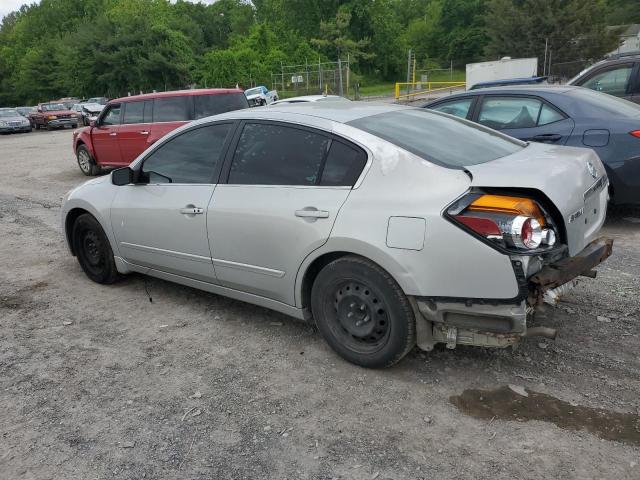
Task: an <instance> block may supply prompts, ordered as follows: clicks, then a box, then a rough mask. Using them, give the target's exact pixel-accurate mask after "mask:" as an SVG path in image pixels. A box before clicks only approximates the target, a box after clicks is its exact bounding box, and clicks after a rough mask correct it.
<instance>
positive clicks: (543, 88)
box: [423, 85, 583, 105]
mask: <svg viewBox="0 0 640 480" xmlns="http://www.w3.org/2000/svg"><path fill="white" fill-rule="evenodd" d="M581 88H583V87H577V86H573V85H508V86H500V87H487V88H478V89H477V90H468V91H466V92H460V93H455V94H453V95H447V96H445V97H440V98H437V99H434V100H431V101H428V102H426V103H424V104H423V105H432V104H435V103H439V102H441V101H444V100H447V99H450V98H457V97H464V96H470V95H472V96H478V95H483V94H496V93H504V94H532V95H535V94H544V93H558V94H563V93H568V92H571V91H573V90H576V89H581Z"/></svg>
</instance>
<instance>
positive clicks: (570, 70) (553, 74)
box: [547, 60, 591, 83]
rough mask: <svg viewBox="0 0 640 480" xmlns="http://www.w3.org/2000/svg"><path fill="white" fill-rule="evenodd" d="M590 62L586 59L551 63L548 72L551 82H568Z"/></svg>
mask: <svg viewBox="0 0 640 480" xmlns="http://www.w3.org/2000/svg"><path fill="white" fill-rule="evenodd" d="M590 64H591V62H588V61H586V60H573V61H570V62H558V63H551V65H550V66H549V71H548V72H547V75H548V76H549V83H566V82H567V81H569V80H570V79H572V78H573V77H575V76H576V75H578V74H579V73H580V72H581V71H582V70H584V69H585V68H586V67H588V66H589V65H590Z"/></svg>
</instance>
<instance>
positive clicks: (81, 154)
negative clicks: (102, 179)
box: [76, 145, 100, 177]
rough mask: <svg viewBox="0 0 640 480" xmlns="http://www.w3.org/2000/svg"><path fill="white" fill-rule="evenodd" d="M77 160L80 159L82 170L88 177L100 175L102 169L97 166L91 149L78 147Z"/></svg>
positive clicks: (79, 164)
mask: <svg viewBox="0 0 640 480" xmlns="http://www.w3.org/2000/svg"><path fill="white" fill-rule="evenodd" d="M76 158H77V159H78V166H79V167H80V170H81V171H82V173H84V174H85V175H86V176H88V177H90V176H93V175H98V174H99V173H100V168H99V167H98V166H97V165H96V162H95V160H94V159H93V156H92V155H91V152H89V149H88V148H87V147H86V146H85V145H80V146H79V147H78V149H77V150H76Z"/></svg>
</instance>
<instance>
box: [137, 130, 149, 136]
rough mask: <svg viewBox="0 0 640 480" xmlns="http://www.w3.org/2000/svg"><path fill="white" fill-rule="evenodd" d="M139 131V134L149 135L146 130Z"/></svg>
mask: <svg viewBox="0 0 640 480" xmlns="http://www.w3.org/2000/svg"><path fill="white" fill-rule="evenodd" d="M139 133H140V135H149V132H147V131H146V130H142V131H141V132H139Z"/></svg>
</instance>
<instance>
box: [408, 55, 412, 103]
mask: <svg viewBox="0 0 640 480" xmlns="http://www.w3.org/2000/svg"><path fill="white" fill-rule="evenodd" d="M411 54H412V50H411V49H409V55H408V57H407V95H408V94H409V83H411Z"/></svg>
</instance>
